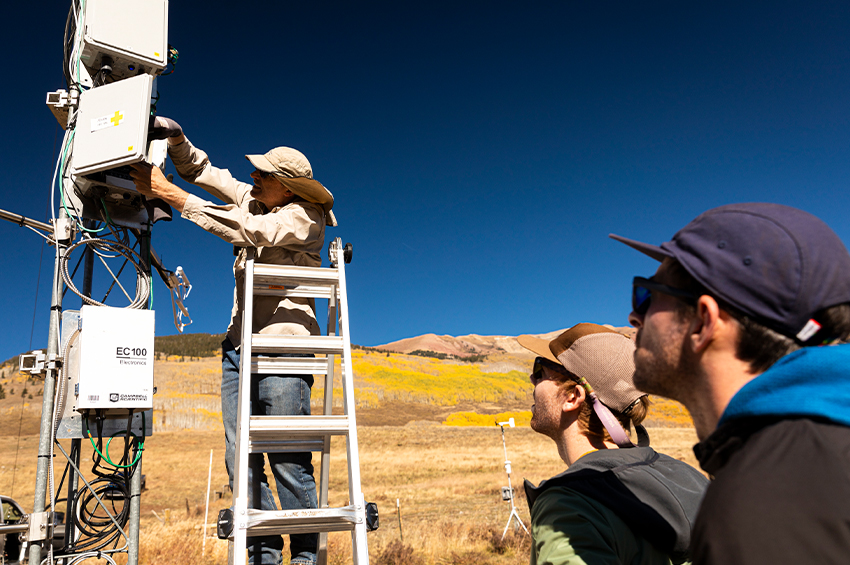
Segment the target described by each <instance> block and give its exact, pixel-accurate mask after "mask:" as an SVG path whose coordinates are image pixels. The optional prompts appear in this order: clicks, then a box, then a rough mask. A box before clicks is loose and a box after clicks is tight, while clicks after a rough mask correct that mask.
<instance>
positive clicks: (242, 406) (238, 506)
mask: <svg viewBox="0 0 850 565" xmlns="http://www.w3.org/2000/svg"><path fill="white" fill-rule="evenodd" d="M246 253H247V256H246V258H245V297H244V301H243V309H242V343H241V351H240V357H239V406H238V408H237V415H236V460H235V469H234V476H233V482H234V487H236V488H235V489H234V491H233V521H234V526H235V528H234V535H233V548H232V549H233V558H234V563H243V562H244V560H245V552H246V551H247V549H248V548H247V535H246V534H247V532H246V529H245V528H246V526H247V522H246V519H247V514H248V459H249V457H250V455H249V452H248V449H245V448H244V447H245V446H248V445H249V443H250V440H249V433H250V420H249V418H250V415H251V364H252V363H251V341H252V340H251V339H250V336H251V334H252V330H253V328H254V321H253V313H254V292H253V288H254V249H252V248H249V249H248V250H247V251H246ZM246 336H249V338H248V339H245V337H246Z"/></svg>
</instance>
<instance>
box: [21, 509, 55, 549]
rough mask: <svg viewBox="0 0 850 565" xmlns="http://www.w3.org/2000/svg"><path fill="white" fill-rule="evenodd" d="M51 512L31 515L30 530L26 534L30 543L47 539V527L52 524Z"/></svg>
mask: <svg viewBox="0 0 850 565" xmlns="http://www.w3.org/2000/svg"><path fill="white" fill-rule="evenodd" d="M50 514H51V513H50V512H34V513H32V514H30V515H29V526H30V527H29V529H28V530H27V531H26V533H25V534H24V535H25V536H26V539H27V541H28V542H30V543H32V542H34V541H42V540H46V539H47V535H48V530H47V526H48V524H50Z"/></svg>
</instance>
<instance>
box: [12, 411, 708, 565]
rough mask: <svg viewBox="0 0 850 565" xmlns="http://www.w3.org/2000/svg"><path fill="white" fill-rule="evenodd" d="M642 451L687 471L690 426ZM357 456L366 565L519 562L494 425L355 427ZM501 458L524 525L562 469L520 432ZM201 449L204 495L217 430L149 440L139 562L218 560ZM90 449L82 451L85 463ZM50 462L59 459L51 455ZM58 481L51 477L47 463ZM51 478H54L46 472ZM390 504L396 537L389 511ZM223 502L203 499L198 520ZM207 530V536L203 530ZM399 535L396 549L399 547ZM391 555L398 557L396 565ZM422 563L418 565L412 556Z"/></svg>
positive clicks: (340, 487)
mask: <svg viewBox="0 0 850 565" xmlns="http://www.w3.org/2000/svg"><path fill="white" fill-rule="evenodd" d="M650 433H651V435H652V438H653V445H654V446H655V447H656V449H658V450H659V451H663V452H665V453H668V454H670V455H672V456H673V457H677V458H680V459H683V460H685V461H687V462H688V463H691V464H694V463H695V461H694V459H693V455H692V453H691V451H690V447H691V445H692V444H693V443H694V442H695V440H696V438H695V435H694V433H693V431H692V430H691V429H673V428H663V429H652V430H651V431H650ZM358 435H359V440H360V460H361V473H362V481H363V491H364V494H365V496H366V499H367V500H368V501H374V502H377V504H378V507H379V509H380V515H381V526H380V528H379V529H378V530H377V531H376V532H372V533H370V534H369V553H370V556H371V561H372V562H373V563H377V564H378V565H381V564H390V563H402V562H405V563H417V562H418V563H421V564H422V565H431V564H448V563H458V564H463V563H469V564H472V563H476V564H481V563H483V564H492V565H496V564H516V565H519V564H525V563H527V561H528V540H527V538H526V537H525V535H524V534H522V535H519V536H516V537H512V536H509V538H508V541H507V543H501V542H500V538H501V533H502V530H503V529H504V527H505V525H506V523H507V518H508V513H509V505H508V504H507V503H505V502H503V501H502V500H501V496H500V494H499V489H500V487H501V486H507V476H506V475H505V471H504V466H503V463H504V454H503V451H502V442H501V435H500V432H499V428H498V427H497V426H493V427H487V428H483V427H450V426H441V425H435V424H431V423H420V424H411V425H407V426H397V427H361V428H360V429H359V432H358ZM506 440H507V446H508V456H509V457H510V460H511V463H512V467H513V476H512V480H513V486H514V487H515V488H516V489H517V491H516V493H517V508H518V510H519V513H520V516H522V518H523V520H524V522H525V523H526V524H528V520H529V513H528V508H527V506H526V503H525V499H524V495H523V491H522V484H521V483H522V478H523V477H524V478H528V479H529V480H531V481H532V482H534V483H537V482H539V481H541V480H543V479H545V478H548V477H550V476H552V475H554V474H557V473H559V472H561V471H562V470H563V468H564V465H563V463H562V462H561V460H560V459H559V458H558V456H557V453H556V451H555V448H554V444H553V443H552V442H551V441H550V440H549V439H547V438H544V437H542V436H540V435H538V434H536V433H535V432H533V431H532V430H531V429H530V428H527V427H522V428H514V429H507V430H506ZM16 441H17V438H14V437H0V453H3V454H4V456H3V460H2V461H3V462H2V466H3V467H4V468H2V469H0V492H3V493H9V492H11V491H13V490H14V496H15V498H16V499H17V500H18V501H19V502H21V503H22V504H24V506H25V507H29V506H30V505H31V503H32V496H33V486H34V484H35V461H36V452H37V443H38V440H37V437H34V436H29V437H25V438H22V439H21V447H20V454H19V458H20V461H21V462H25V464H23V465H22V464H19V468H18V471H17V476H16V478H15V485H14V488H13V485H12V483H11V473H10V469H9V467H10V465H9V463H10V461H9V459H8V454H13V453H14V452H15V448H16ZM210 449H213V450H214V458H213V467H212V485H213V490H221V486H222V485H223V484H225V483H226V482H227V478H226V473H225V470H224V464H223V461H222V457H223V439H222V437H221V434H220V433H218V432H209V431H201V432H199V431H191V432H190V431H187V432H163V433H158V434H155V435H154V436H153V437H151V438H149V439H148V441H147V443H146V447H145V455H144V459H143V464H144V469H143V471H144V473H145V474H146V475H147V486H148V488H147V490H146V491H145V492H144V493H143V495H142V532H141V536H140V540H141V561H140V562H141V563H143V564H144V565H149V564H150V565H154V564H170V563H190V562H194V563H201V564H203V563H223V562H225V560H226V553H227V544H226V543H225V542H222V541H220V540H217V539H215V538H213V537H210V538H208V539H207V544H206V552H205V555H204V556H203V557H202V555H201V548H202V542H203V537H202V532H201V528H202V524H203V510H204V508H203V504H204V498H205V492H206V487H207V473H208V468H209V459H210ZM89 452H90V450H85V453H86V455H84V461H86V460H87V458H88V456H89V455H88V453H89ZM57 459H61V456H60V457H59V458H57ZM314 464H316V465H317V466H318V457H314ZM57 473H61V469H60V468H58V466H57ZM57 478H58V474H57ZM329 486H330V502H331V505H343V504H346V503H347V500H348V493H347V476H346V463H345V447H344V443H343V440H341V439H334V442H333V445H332V460H331V478H330V482H329ZM397 499H398V501H399V504H400V511H401V512H400V513H401V530H400V529H399V523H398V517H397V514H396V500H397ZM228 504H229V499H228V498H227V497H225V498H222V499H213V500H212V501H211V505H210V518H209V520H208V523H209V524H213V523H214V521H215V520H214V517H215V515H216V514H217V512H218V510H219V509H221V508H224V507H226V506H228ZM208 534H210V535H211V534H212V528H209V529H208ZM402 534H403V537H404V546H405V547H400V546H399V545H398V542H400V541H401V537H402ZM398 559H402V560H401V561H399V560H398ZM420 559H421V561H417V560H420ZM329 562H330V563H350V562H351V561H350V537H349V536H348V535H347V534H331V536H330V551H329Z"/></svg>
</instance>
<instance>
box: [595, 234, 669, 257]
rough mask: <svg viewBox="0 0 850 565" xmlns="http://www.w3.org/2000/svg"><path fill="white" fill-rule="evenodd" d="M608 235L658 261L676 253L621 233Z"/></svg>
mask: <svg viewBox="0 0 850 565" xmlns="http://www.w3.org/2000/svg"><path fill="white" fill-rule="evenodd" d="M608 237H610V238H611V239H614V240H616V241H619V242H620V243H625V244H626V245H628V246H629V247H631V248H632V249H637V250H638V251H640V252H641V253H643V254H644V255H649V256H650V257H652V258H653V259H655V260H656V261H659V262H660V261H664V259H667V258H672V257H674V255H673V254H672V253H670V252H669V251H667V250H665V249H662V248H661V247H659V246H657V245H651V244H649V243H643V242H640V241H635V240H634V239H629V238H627V237H622V236H619V235H615V234H613V233H609V234H608Z"/></svg>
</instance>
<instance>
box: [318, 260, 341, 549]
mask: <svg viewBox="0 0 850 565" xmlns="http://www.w3.org/2000/svg"><path fill="white" fill-rule="evenodd" d="M337 281H339V276H338V275H337ZM338 292H339V287H338V283H337V285H335V286H334V287H333V291H332V292H331V294H330V296H329V297H328V323H327V335H328V336H335V335H337V297H338ZM335 362H336V356H335V355H332V354H330V355H328V356H327V366H326V368H325V390H324V399H323V404H324V406H323V411H322V412H323V413H324V415H325V416H330V415H333V406H334V404H333V402H334V376H335V371H336V365H335ZM330 471H331V438H330V436H329V435H326V436H325V437H324V438H323V441H322V457H321V467H320V470H319V492H318V506H319V508H327V507H328V483H329V481H330ZM327 562H328V533H327V532H319V547H318V549H317V551H316V563H317V565H325V564H326V563H327Z"/></svg>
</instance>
